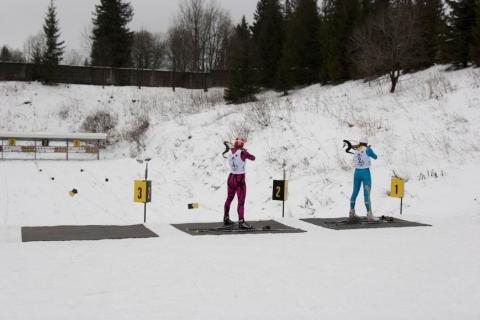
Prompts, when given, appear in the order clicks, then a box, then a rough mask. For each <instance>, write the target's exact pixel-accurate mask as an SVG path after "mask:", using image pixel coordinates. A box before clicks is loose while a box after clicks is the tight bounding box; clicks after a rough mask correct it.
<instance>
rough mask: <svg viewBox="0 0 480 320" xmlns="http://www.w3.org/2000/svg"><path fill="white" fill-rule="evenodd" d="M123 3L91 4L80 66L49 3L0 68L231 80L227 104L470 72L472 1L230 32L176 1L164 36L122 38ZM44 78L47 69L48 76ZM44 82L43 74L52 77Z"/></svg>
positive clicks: (327, 2) (220, 12)
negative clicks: (353, 83)
mask: <svg viewBox="0 0 480 320" xmlns="http://www.w3.org/2000/svg"><path fill="white" fill-rule="evenodd" d="M133 15H134V10H133V7H132V5H131V4H130V2H128V1H126V0H99V3H98V4H97V5H96V6H95V10H94V12H93V16H92V25H91V27H90V28H89V29H88V30H86V31H85V32H84V35H83V38H84V39H83V40H84V41H83V42H84V47H85V49H86V50H88V52H89V53H90V54H89V57H86V58H85V57H82V55H81V54H79V53H78V52H76V51H74V50H70V51H66V49H65V47H64V43H63V41H61V40H60V36H61V33H60V28H59V21H58V18H57V12H56V7H55V3H54V1H53V0H51V2H50V4H49V7H48V8H47V12H46V14H45V20H44V24H43V27H42V30H41V32H39V33H38V34H37V35H33V36H31V37H29V38H28V39H27V41H26V43H25V46H24V51H23V52H22V51H19V50H11V49H9V48H8V47H6V46H3V47H2V48H1V50H0V61H20V62H22V61H27V62H33V63H38V64H45V65H47V66H54V65H56V64H59V63H60V62H63V63H66V64H72V65H92V66H103V67H127V68H132V67H133V68H140V69H167V70H173V71H184V72H208V71H210V70H212V69H226V70H230V71H231V77H230V79H231V80H230V84H229V86H228V88H227V89H226V90H225V98H226V100H227V101H229V102H233V103H240V102H244V101H250V100H252V99H254V95H255V93H257V92H258V91H259V90H262V89H273V90H277V91H280V92H283V93H285V94H287V93H288V91H289V90H291V89H292V88H294V87H296V86H303V85H309V84H313V83H324V84H326V83H333V84H335V83H341V82H343V81H347V80H352V79H375V78H377V77H381V76H384V75H387V76H388V77H389V79H390V81H391V90H390V91H391V92H394V91H395V89H396V86H397V83H398V80H399V77H400V76H401V75H402V74H404V73H407V72H412V71H417V70H421V69H424V68H428V67H430V66H432V65H434V64H450V65H451V66H452V68H464V67H467V66H469V65H471V64H473V65H475V66H480V0H321V1H317V0H259V1H258V3H257V6H256V10H255V12H254V15H253V21H252V23H251V25H250V24H249V23H248V22H247V19H246V18H245V17H243V19H242V20H241V22H240V23H239V24H238V25H233V22H232V19H231V17H230V14H229V13H228V12H227V11H226V10H224V9H223V8H221V7H220V6H219V5H218V4H216V3H215V2H207V0H183V1H182V2H181V3H180V5H179V8H178V11H177V14H176V17H175V19H174V23H173V24H172V25H171V26H170V28H169V30H168V31H167V32H166V33H164V34H161V33H153V32H151V31H148V30H144V29H142V30H139V31H132V30H131V29H130V28H129V26H128V25H129V23H130V22H131V20H132V19H133ZM52 70H53V68H52ZM52 72H53V71H52Z"/></svg>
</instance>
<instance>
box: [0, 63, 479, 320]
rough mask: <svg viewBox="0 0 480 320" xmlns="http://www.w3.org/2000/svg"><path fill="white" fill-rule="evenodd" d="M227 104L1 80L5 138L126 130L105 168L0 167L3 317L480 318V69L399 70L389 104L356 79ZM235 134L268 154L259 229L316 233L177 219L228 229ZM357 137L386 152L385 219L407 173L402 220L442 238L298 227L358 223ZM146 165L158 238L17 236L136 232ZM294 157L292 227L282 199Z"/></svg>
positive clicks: (192, 94)
mask: <svg viewBox="0 0 480 320" xmlns="http://www.w3.org/2000/svg"><path fill="white" fill-rule="evenodd" d="M221 96H222V90H220V89H214V90H210V91H209V93H206V94H205V93H203V92H201V91H187V90H181V89H177V91H176V92H172V91H171V90H170V89H167V88H162V89H159V88H141V89H139V88H133V87H125V88H113V87H106V88H102V87H93V86H65V85H60V86H57V87H46V86H42V85H40V84H38V83H18V82H4V83H0V131H16V132H19V131H20V132H33V131H36V132H37V131H45V132H75V131H79V130H80V128H81V124H82V122H83V121H84V119H85V118H86V117H87V116H88V115H90V114H92V113H93V112H95V111H98V110H101V111H106V112H108V113H111V114H112V115H113V117H114V118H116V119H117V125H116V127H115V129H113V130H112V132H111V141H112V142H113V144H112V145H111V146H109V147H108V148H107V149H106V150H105V151H103V154H102V160H101V161H69V162H64V161H37V162H34V161H3V162H0V195H1V197H0V256H1V257H2V259H1V263H0V274H1V275H2V276H1V277H0V306H1V308H0V319H47V318H50V319H85V318H88V319H132V318H137V319H221V318H226V317H228V318H229V319H247V318H248V319H319V318H324V319H351V318H355V319H478V318H479V317H480V310H479V309H478V301H480V272H479V270H480V251H479V250H478V246H479V244H480V191H479V190H480V188H478V187H477V184H478V181H480V170H479V169H478V161H479V160H480V146H479V145H478V137H479V136H480V125H479V121H480V70H478V69H466V70H462V71H456V72H445V71H444V68H443V67H435V68H431V69H429V70H426V71H423V72H420V73H417V74H414V75H407V76H405V77H404V78H403V80H402V81H401V83H400V85H399V90H398V92H397V93H395V94H394V95H391V94H389V93H388V83H384V82H376V83H370V84H369V83H362V82H359V81H356V82H348V83H345V84H343V85H340V86H319V85H315V86H311V87H307V88H304V89H299V90H296V91H295V92H293V93H292V94H291V95H290V96H288V97H281V98H280V97H278V96H277V95H276V94H275V93H272V92H269V93H265V94H263V95H261V96H260V100H259V102H257V103H252V104H247V105H242V106H226V105H224V104H223V102H222V101H221ZM137 118H142V119H148V121H149V123H150V126H149V129H148V130H147V132H146V135H145V137H143V138H142V139H140V142H139V143H136V142H131V141H129V140H128V132H129V131H131V129H132V128H134V127H135V125H136V121H135V119H137ZM239 132H242V133H244V134H248V143H247V148H248V150H249V151H250V152H251V153H252V154H254V155H255V156H257V161H255V162H253V163H249V164H248V174H247V179H248V181H247V184H248V194H247V205H246V217H247V220H248V219H250V220H260V219H261V220H266V219H272V218H273V219H276V220H277V221H280V222H283V223H285V224H288V225H291V226H293V227H298V228H302V229H304V230H306V231H308V232H307V233H304V234H276V235H272V234H262V235H231V236H221V237H218V236H203V237H192V236H189V235H187V234H183V233H181V232H180V231H178V230H177V229H174V228H173V227H171V226H170V225H169V224H170V223H176V222H194V221H205V222H207V221H216V220H220V219H221V217H222V208H223V202H224V200H225V194H226V186H225V180H226V177H227V174H228V170H227V168H226V164H225V162H224V160H223V158H222V157H221V156H220V153H221V152H223V149H224V147H223V145H222V141H223V140H225V139H231V138H233V137H234V136H235V135H236V134H238V133H239ZM363 135H368V136H369V137H370V143H371V144H372V146H373V148H374V150H375V152H376V153H377V154H378V155H379V159H378V160H377V161H375V162H374V164H373V168H372V175H373V191H372V203H373V209H374V213H375V214H378V215H382V214H385V215H391V216H395V217H400V216H399V201H398V200H397V199H392V198H389V197H388V196H387V192H388V190H389V187H390V186H389V182H390V178H391V176H392V171H395V172H396V173H397V174H398V175H400V176H402V177H404V178H405V179H407V180H408V182H407V183H406V192H407V193H406V197H405V199H404V205H405V206H404V215H403V217H404V218H405V219H408V220H412V221H419V222H423V223H429V224H432V225H433V227H431V228H405V229H403V228H394V229H376V230H351V231H333V230H328V229H323V228H320V227H316V226H313V225H309V224H306V223H304V222H301V221H299V220H298V219H299V218H307V217H337V216H345V215H346V214H347V212H348V206H349V197H350V193H351V188H352V187H351V184H352V168H351V164H350V162H351V161H350V160H351V159H350V158H349V156H348V155H347V154H346V153H345V152H344V151H343V150H342V142H341V141H342V140H343V139H358V138H360V137H361V136H363ZM145 156H151V157H152V158H153V160H152V161H151V163H150V167H149V177H150V178H151V179H152V180H153V202H152V203H151V204H149V205H148V217H147V227H149V228H150V229H152V230H153V231H154V232H156V233H158V234H159V236H160V237H159V238H154V239H141V240H120V241H110V240H108V241H98V242H66V243H21V241H20V227H21V226H48V225H65V224H71V225H85V224H121V225H123V224H136V223H142V222H143V207H142V205H139V204H135V203H133V201H132V197H133V195H132V191H133V190H132V189H133V180H135V179H141V178H143V172H144V164H138V163H137V162H136V161H135V160H134V159H133V158H135V157H145ZM284 162H285V164H286V169H287V178H288V180H289V190H290V198H289V200H288V202H287V203H286V218H284V219H282V218H281V204H280V203H276V202H273V201H271V200H270V198H271V192H272V190H271V184H272V182H271V181H272V179H280V178H281V177H282V164H283V163H284ZM82 169H83V170H82ZM52 177H54V178H55V180H51V178H52ZM106 178H108V182H107V181H106V180H105V179H106ZM73 188H76V189H77V190H78V192H79V193H78V195H76V196H75V197H73V198H72V197H70V196H69V195H68V191H70V190H71V189H73ZM190 202H199V203H200V209H198V210H187V204H188V203H190ZM234 204H235V203H234ZM234 207H235V206H234ZM357 212H359V213H361V214H363V212H364V206H363V199H361V197H359V199H358V201H357ZM231 216H232V217H235V213H234V212H232V214H231Z"/></svg>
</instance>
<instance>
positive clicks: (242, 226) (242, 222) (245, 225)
mask: <svg viewBox="0 0 480 320" xmlns="http://www.w3.org/2000/svg"><path fill="white" fill-rule="evenodd" d="M238 227H239V228H240V229H253V227H252V226H251V225H249V224H248V223H247V222H246V221H245V219H240V220H238Z"/></svg>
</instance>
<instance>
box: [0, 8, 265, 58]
mask: <svg viewBox="0 0 480 320" xmlns="http://www.w3.org/2000/svg"><path fill="white" fill-rule="evenodd" d="M181 1H182V0H130V3H131V4H132V6H133V9H134V12H135V15H134V17H133V21H132V22H131V23H130V28H131V29H132V30H138V29H140V28H142V27H143V28H145V29H147V30H149V31H153V32H165V31H166V30H167V29H168V26H169V25H170V24H171V22H172V20H173V17H174V16H175V14H176V12H177V8H178V4H179V3H180V2H181ZM257 1H258V0H217V1H216V2H217V4H219V5H220V6H221V7H223V8H224V9H227V10H228V11H229V12H230V14H231V16H232V19H233V21H234V23H238V22H239V21H240V18H241V17H242V15H245V16H246V17H247V21H251V20H252V16H253V12H254V11H255V7H256V4H257ZM49 2H50V0H0V46H2V45H7V46H9V47H11V48H14V49H22V50H23V44H24V42H25V40H26V39H27V38H28V37H29V36H30V35H34V34H36V33H38V32H39V31H40V30H41V27H42V24H43V21H44V18H45V13H46V11H47V8H48V4H49ZM99 2H100V1H99V0H56V1H55V4H56V7H57V13H58V18H59V20H60V28H61V32H62V36H61V37H62V40H64V41H65V44H66V46H67V48H69V49H70V48H74V49H82V33H83V32H84V30H85V29H86V27H87V26H88V25H89V24H90V23H91V19H92V12H93V11H94V8H95V4H97V3H99Z"/></svg>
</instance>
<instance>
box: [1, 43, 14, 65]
mask: <svg viewBox="0 0 480 320" xmlns="http://www.w3.org/2000/svg"><path fill="white" fill-rule="evenodd" d="M11 58H12V53H11V52H10V49H8V47H7V46H3V47H2V50H1V51H0V61H3V62H8V61H10V59H11Z"/></svg>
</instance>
